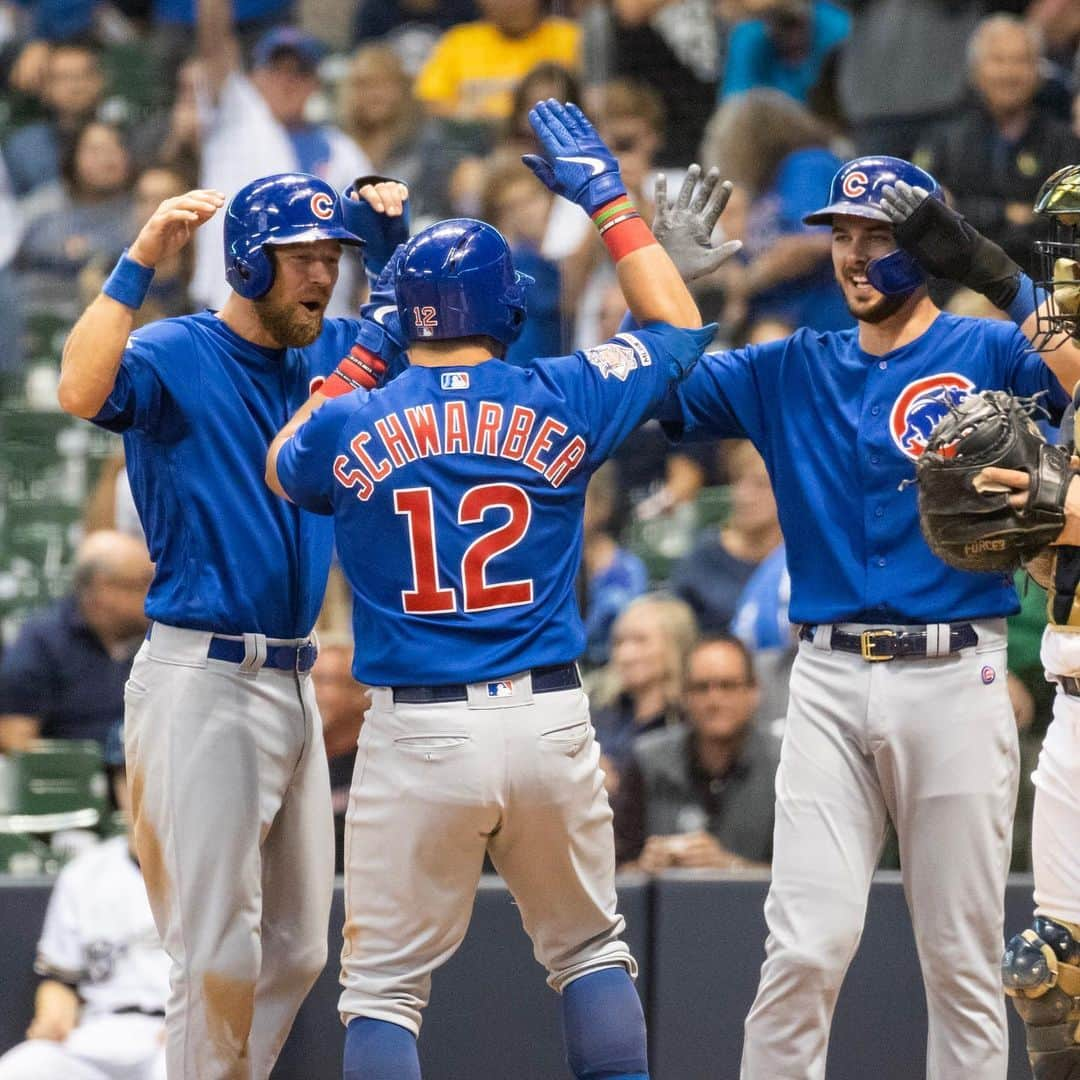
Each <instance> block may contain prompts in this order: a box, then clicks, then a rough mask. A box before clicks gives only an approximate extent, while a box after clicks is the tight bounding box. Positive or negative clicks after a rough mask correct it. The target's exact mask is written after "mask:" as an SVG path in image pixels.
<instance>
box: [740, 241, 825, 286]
mask: <svg viewBox="0 0 1080 1080" xmlns="http://www.w3.org/2000/svg"><path fill="white" fill-rule="evenodd" d="M831 244H832V238H831V237H830V236H829V235H828V234H826V235H824V236H821V235H818V234H816V233H807V234H805V235H800V236H783V237H781V238H780V239H779V240H777V241H776V243H775V244H774V245H773V246H772V247H771V248H770V249H769V250H768V251H767V252H765V254H763V255H761V256H760V257H759V258H757V259H755V260H754V261H753V262H752V263H751V264H750V265H749V266H748V267H747V269H746V273H745V275H744V277H743V284H744V286H745V290H746V294H747V295H748V296H756V295H757V294H758V293H760V292H764V291H765V290H766V289H771V288H772V287H773V286H774V285H779V284H780V283H781V282H784V281H791V280H793V279H794V278H799V277H802V276H803V275H804V274H808V273H810V271H811V270H813V269H814V268H815V267H816V266H817V265H818V264H819V263H821V262H822V261H823V260H825V259H827V258H828V257H829V250H830V246H831Z"/></svg>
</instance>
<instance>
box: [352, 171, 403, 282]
mask: <svg viewBox="0 0 1080 1080" xmlns="http://www.w3.org/2000/svg"><path fill="white" fill-rule="evenodd" d="M341 205H342V209H343V211H344V216H345V225H346V227H347V228H348V229H349V231H350V232H353V233H355V234H356V235H357V236H359V237H360V239H361V240H363V241H364V266H365V268H366V269H367V271H368V274H369V277H377V276H378V275H379V274H381V273H382V271H383V268H384V267H385V266H386V263H387V261H388V260H389V258H390V256H391V255H392V254H393V252H394V250H395V248H397V246H398V245H399V244H403V243H404V242H405V241H406V240H408V239H409V189H408V188H407V187H406V186H405V185H404V184H403V183H401V181H399V180H392V179H389V178H388V177H382V176H361V177H359V178H358V179H357V180H355V181H354V182H353V183H352V184H350V185H349V187H348V188H346V189H345V193H344V195H343V197H342V200H341Z"/></svg>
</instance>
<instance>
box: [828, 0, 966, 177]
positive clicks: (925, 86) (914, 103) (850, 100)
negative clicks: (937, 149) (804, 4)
mask: <svg viewBox="0 0 1080 1080" xmlns="http://www.w3.org/2000/svg"><path fill="white" fill-rule="evenodd" d="M987 6H988V5H987V4H986V3H985V2H984V0H849V2H848V4H847V7H848V8H849V10H850V11H851V16H852V21H851V34H850V36H849V37H848V40H847V44H846V45H845V46H844V48H843V49H842V50H841V53H840V62H839V66H838V78H837V91H838V96H839V102H840V106H841V108H842V110H843V112H844V114H845V116H846V117H847V120H848V123H849V125H850V127H851V134H852V137H853V138H854V140H855V147H856V150H857V151H858V153H860V154H892V155H893V156H895V157H902V158H909V159H910V157H911V155H912V153H913V152H914V150H915V147H916V145H917V144H918V142H919V141H920V140H921V139H922V138H923V137H924V135H925V134H926V131H927V130H928V129H929V128H930V127H931V126H932V125H934V124H935V123H937V122H938V121H940V120H948V119H949V117H950V116H951V115H953V113H955V111H956V109H957V107H958V106H959V105H960V104H961V102H962V101H963V98H964V94H965V92H966V90H967V87H966V84H965V79H964V67H963V65H962V64H960V63H959V62H958V59H959V57H961V56H963V54H964V48H965V47H966V45H967V41H968V38H969V37H970V36H971V32H972V31H973V30H974V29H975V25H976V23H977V22H978V21H979V19H980V18H981V17H982V14H983V12H984V10H985V8H986V7H987Z"/></svg>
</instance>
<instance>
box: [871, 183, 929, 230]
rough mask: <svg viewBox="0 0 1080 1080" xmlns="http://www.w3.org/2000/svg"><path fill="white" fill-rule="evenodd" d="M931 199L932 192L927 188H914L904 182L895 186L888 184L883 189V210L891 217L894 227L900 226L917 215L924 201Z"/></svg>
mask: <svg viewBox="0 0 1080 1080" xmlns="http://www.w3.org/2000/svg"><path fill="white" fill-rule="evenodd" d="M929 198H930V192H929V191H927V190H926V188H921V187H918V186H914V187H913V186H912V185H911V184H906V183H904V181H903V180H897V181H896V185H895V186H894V185H892V184H886V185H885V186H884V187H883V188H882V189H881V209H882V210H884V211H885V213H886V214H888V215H889V220H890V221H891V222H892V223H893V224H894V225H899V224H901V223H902V222H904V221H907V219H908V218H909V217H911V215H912V214H914V213H915V211H916V210H917V209H918V208H919V204H920V203H922V201H923V200H924V199H929Z"/></svg>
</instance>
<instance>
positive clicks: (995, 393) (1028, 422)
mask: <svg viewBox="0 0 1080 1080" xmlns="http://www.w3.org/2000/svg"><path fill="white" fill-rule="evenodd" d="M1033 408H1034V405H1033V402H1032V401H1031V400H1030V399H1027V400H1020V399H1017V398H1014V397H1012V396H1010V395H1009V394H1006V393H1004V392H1003V391H1001V390H984V391H983V392H982V393H979V394H972V395H971V396H970V397H967V398H965V399H964V400H963V401H961V402H960V404H959V405H956V406H954V407H953V408H952V409H951V410H950V412H949V414H948V415H947V416H945V417H943V418H942V419H941V420H940V421H939V422H938V424H937V426H936V427H935V428H934V430H933V432H932V433H931V435H930V440H929V442H928V443H927V446H926V450H925V452H924V453H923V454H922V456H921V457H920V458H919V461H918V464H917V465H916V478H917V480H918V484H919V521H920V523H921V525H922V531H923V536H925V537H926V542H927V543H928V544H929V545H930V550H931V551H933V552H934V554H935V555H937V556H938V557H939V558H941V559H943V560H944V561H945V562H947V563H948V564H949V565H950V566H955V567H956V568H957V569H959V570H988V571H997V572H1000V571H1003V570H1015V569H1016V568H1017V567H1019V566H1020V564H1021V563H1022V562H1025V561H1026V560H1028V559H1030V558H1032V557H1033V556H1035V555H1037V554H1038V553H1039V552H1040V551H1042V550H1043V549H1044V548H1045V547H1046V546H1047V545H1048V544H1049V543H1051V542H1052V541H1053V540H1054V539H1055V538H1056V537H1057V535H1058V534H1059V533H1060V532H1061V530H1062V527H1063V526H1064V524H1065V511H1064V506H1065V494H1066V492H1067V491H1068V488H1069V481H1070V480H1071V479H1072V477H1073V475H1074V474H1073V472H1072V470H1071V469H1070V467H1069V454H1068V451H1067V450H1065V449H1064V448H1063V447H1060V446H1050V445H1048V444H1047V442H1046V440H1045V439H1044V438H1043V436H1042V433H1041V432H1040V431H1039V429H1038V428H1037V427H1036V426H1035V423H1034V421H1033V420H1032V418H1031V413H1032V411H1033ZM987 465H996V466H998V467H1000V468H1003V469H1018V470H1021V471H1023V472H1026V473H1027V474H1028V475H1029V476H1030V477H1031V486H1030V488H1029V489H1028V499H1027V504H1026V505H1025V506H1024V508H1023V509H1022V510H1016V509H1014V508H1013V507H1012V506H1010V505H1009V495H1010V494H1011V492H1010V491H1008V490H1003V489H1002V488H1000V487H988V486H986V485H985V484H979V486H978V487H977V486H976V484H975V479H976V477H977V476H978V474H979V472H980V470H982V469H983V468H985V467H986V466H987Z"/></svg>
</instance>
